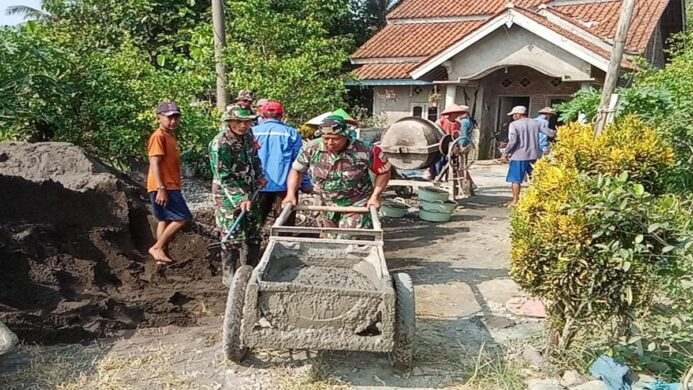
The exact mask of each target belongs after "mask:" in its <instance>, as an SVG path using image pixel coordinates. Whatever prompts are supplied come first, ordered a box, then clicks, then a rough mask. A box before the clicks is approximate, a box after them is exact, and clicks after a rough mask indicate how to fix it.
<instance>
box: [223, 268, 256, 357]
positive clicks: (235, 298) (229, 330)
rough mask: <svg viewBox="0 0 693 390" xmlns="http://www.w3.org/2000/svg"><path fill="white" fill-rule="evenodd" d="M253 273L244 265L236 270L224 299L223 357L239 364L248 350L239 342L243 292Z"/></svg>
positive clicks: (251, 269)
mask: <svg viewBox="0 0 693 390" xmlns="http://www.w3.org/2000/svg"><path fill="white" fill-rule="evenodd" d="M252 273H253V267H251V266H249V265H244V266H242V267H240V268H239V269H237V270H236V272H235V273H234V274H233V279H232V280H231V287H230V288H229V295H228V298H226V312H225V314H224V340H223V344H224V355H226V358H227V359H229V360H231V361H233V362H236V363H240V362H241V361H242V360H243V358H245V355H246V354H247V353H248V348H246V347H244V346H243V343H242V342H241V322H242V321H243V306H244V304H245V290H246V287H247V286H248V281H249V280H250V275H251V274H252Z"/></svg>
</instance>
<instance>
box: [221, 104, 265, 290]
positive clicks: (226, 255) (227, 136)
mask: <svg viewBox="0 0 693 390" xmlns="http://www.w3.org/2000/svg"><path fill="white" fill-rule="evenodd" d="M253 120H255V115H254V114H253V113H252V112H251V111H250V110H247V109H245V108H243V107H240V106H234V105H232V106H230V107H229V109H228V110H227V112H226V113H225V114H224V117H223V118H222V122H223V124H224V127H223V128H222V129H220V132H219V134H218V135H217V136H216V137H214V139H213V140H212V142H210V144H209V161H210V166H211V168H212V194H213V196H214V204H215V212H214V217H215V220H216V224H217V227H218V229H219V232H220V234H221V238H222V239H223V238H224V237H226V236H227V234H228V233H229V230H230V229H231V227H232V226H233V224H234V222H236V218H237V217H238V215H239V213H240V212H241V211H245V216H244V217H243V219H242V220H241V221H240V222H239V228H238V229H237V230H236V231H235V232H234V234H233V235H232V237H231V239H230V240H228V241H227V242H222V251H221V264H222V281H223V282H224V284H225V285H227V286H228V285H229V283H230V280H231V275H232V274H233V270H234V269H236V268H238V267H240V266H241V265H243V264H248V265H252V266H256V265H257V263H258V261H259V258H260V238H261V236H260V223H259V221H258V215H259V213H258V209H257V205H256V204H254V202H253V194H255V193H256V192H257V191H258V190H259V189H260V188H262V187H263V186H264V185H265V179H264V177H263V174H262V167H261V165H260V159H259V158H258V155H257V150H258V147H257V144H256V143H255V139H254V137H253V135H252V133H251V132H250V126H251V123H252V121H253Z"/></svg>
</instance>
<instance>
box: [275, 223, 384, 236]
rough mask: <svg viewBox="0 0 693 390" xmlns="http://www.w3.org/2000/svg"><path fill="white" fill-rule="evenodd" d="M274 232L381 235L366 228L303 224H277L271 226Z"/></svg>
mask: <svg viewBox="0 0 693 390" xmlns="http://www.w3.org/2000/svg"><path fill="white" fill-rule="evenodd" d="M275 233H295V234H301V233H336V234H348V235H352V236H372V237H382V235H383V233H382V232H380V231H375V230H366V229H342V228H323V227H305V226H277V227H272V235H275Z"/></svg>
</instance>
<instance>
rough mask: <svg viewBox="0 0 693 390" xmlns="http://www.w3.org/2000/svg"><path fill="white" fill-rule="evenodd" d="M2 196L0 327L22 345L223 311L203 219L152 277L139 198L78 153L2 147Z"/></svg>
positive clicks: (46, 146)
mask: <svg viewBox="0 0 693 390" xmlns="http://www.w3.org/2000/svg"><path fill="white" fill-rule="evenodd" d="M0 189H2V190H1V191H0V321H3V322H5V323H6V324H7V326H8V327H9V328H10V329H12V330H13V331H14V332H15V333H17V335H19V336H20V338H22V339H23V340H25V341H30V342H40V343H53V342H74V341H82V340H85V339H90V338H94V337H106V336H115V335H120V334H122V333H123V332H124V331H125V330H127V329H133V328H136V327H152V326H163V325H170V324H177V325H190V324H194V323H195V322H196V319H197V318H199V317H201V316H205V315H210V314H216V313H219V312H221V310H222V308H223V304H224V300H225V297H226V291H225V289H224V287H223V285H222V284H221V280H220V279H221V278H220V276H218V267H219V266H218V261H217V259H218V253H217V252H215V251H213V250H210V249H208V248H209V245H210V244H213V243H214V242H215V240H214V239H213V238H212V234H211V232H209V231H206V230H205V229H202V228H200V227H199V226H208V225H209V224H210V223H211V221H210V219H209V212H207V213H202V212H201V213H200V215H196V218H197V219H198V220H200V218H201V219H202V222H203V223H202V224H201V225H198V224H194V225H193V226H192V227H190V228H189V229H188V230H187V231H186V232H184V233H182V234H179V235H178V237H177V238H176V240H175V241H174V242H173V243H172V245H171V246H170V248H169V253H170V254H171V256H172V257H173V258H174V259H176V264H175V265H172V266H169V267H167V268H165V269H157V268H156V267H155V266H154V264H153V262H152V261H151V258H149V256H148V255H147V248H149V246H151V244H152V243H153V240H154V238H153V233H152V232H153V231H154V230H153V229H154V228H155V224H156V221H155V220H154V219H153V217H152V216H151V215H150V212H149V209H148V205H147V203H146V193H145V191H144V189H143V188H142V187H140V186H139V185H138V184H136V183H134V182H132V181H131V180H129V179H128V178H127V177H125V176H123V175H121V174H120V173H118V172H117V171H115V170H113V169H110V168H108V167H107V166H105V165H104V164H102V163H100V162H99V161H97V160H96V159H93V158H91V157H89V156H87V155H86V154H85V153H84V151H82V150H81V149H80V148H78V147H76V146H74V145H70V144H66V143H37V144H27V143H0ZM203 214H206V215H203ZM205 221H206V224H205Z"/></svg>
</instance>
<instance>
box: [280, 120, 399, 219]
mask: <svg viewBox="0 0 693 390" xmlns="http://www.w3.org/2000/svg"><path fill="white" fill-rule="evenodd" d="M318 132H319V134H320V138H318V139H315V140H313V141H311V142H310V143H308V144H307V145H305V146H304V147H303V149H302V150H301V152H300V153H299V155H298V157H297V158H296V161H295V162H294V163H293V165H292V169H291V173H290V174H289V179H288V189H287V195H286V198H284V201H283V202H282V203H284V204H293V205H296V204H297V203H298V199H297V195H296V194H297V193H298V187H299V184H300V183H301V180H302V178H303V175H304V174H306V173H309V174H310V175H311V178H312V181H313V191H314V193H315V194H316V195H318V196H319V197H320V199H321V201H322V203H323V204H324V205H327V206H341V207H346V206H375V207H380V194H381V193H382V192H383V191H384V190H385V188H386V187H387V183H388V181H389V180H390V164H389V163H387V162H386V161H385V159H384V156H383V155H382V153H379V152H374V151H373V150H371V149H370V148H368V147H367V146H366V145H364V144H363V142H361V141H360V140H357V139H350V138H349V137H348V128H347V124H346V122H345V121H344V118H342V117H340V116H337V115H331V116H328V117H327V118H325V120H323V122H322V123H321V124H320V127H319V129H318ZM369 171H370V172H373V174H374V175H375V183H373V182H372V181H371V178H370V175H369ZM371 222H372V221H371V220H370V215H368V214H351V213H347V214H342V213H326V214H323V215H322V216H321V218H320V220H319V221H318V223H319V224H320V225H321V226H323V227H340V228H351V229H353V228H363V229H366V228H370V227H371V225H372V224H371Z"/></svg>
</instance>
